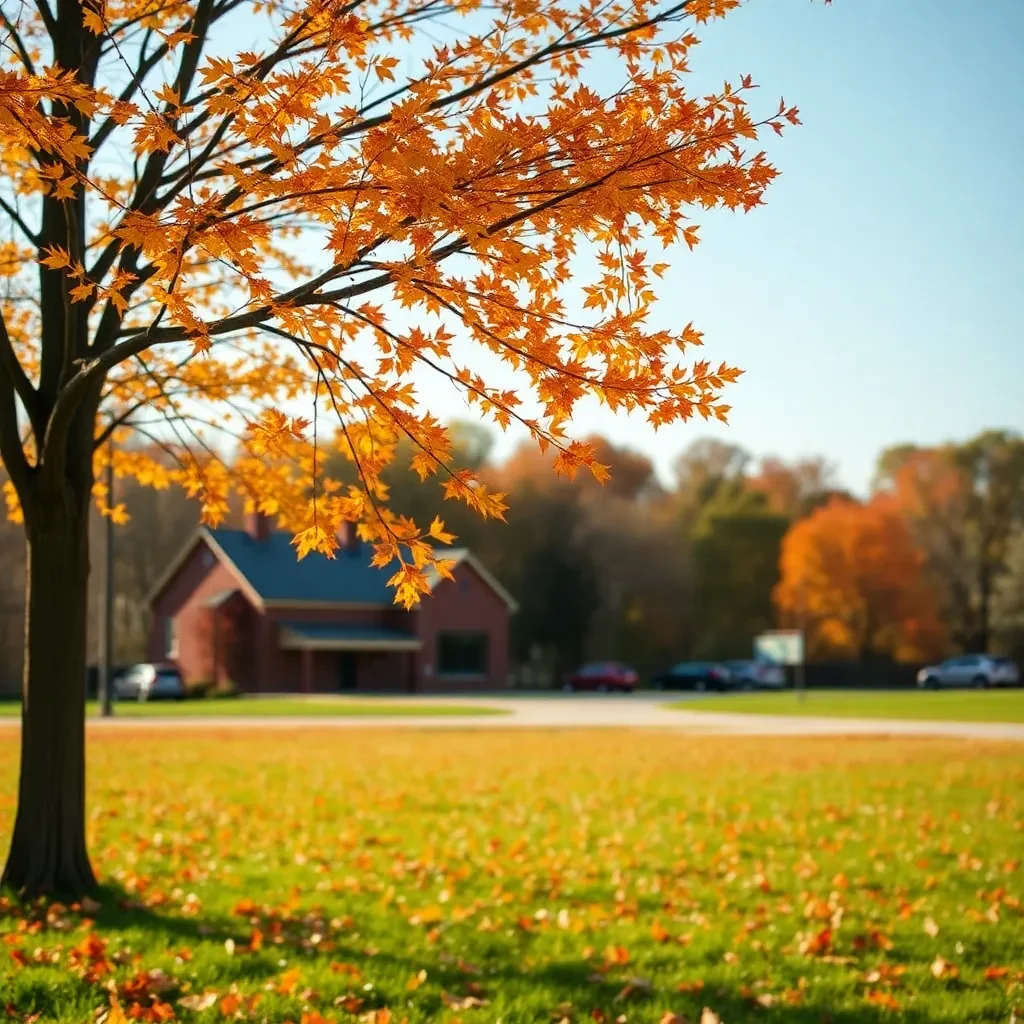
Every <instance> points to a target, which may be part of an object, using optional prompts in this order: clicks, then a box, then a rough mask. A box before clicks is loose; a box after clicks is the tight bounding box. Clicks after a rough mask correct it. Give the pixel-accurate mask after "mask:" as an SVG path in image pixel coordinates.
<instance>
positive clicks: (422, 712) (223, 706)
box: [0, 697, 507, 718]
mask: <svg viewBox="0 0 1024 1024" xmlns="http://www.w3.org/2000/svg"><path fill="white" fill-rule="evenodd" d="M86 713H87V714H88V715H90V716H92V717H95V716H97V715H98V714H99V705H98V704H97V703H96V702H95V701H90V702H89V703H88V705H87V712H86ZM20 714H21V705H20V704H19V703H18V702H16V701H9V702H6V703H3V704H0V715H3V716H11V715H20ZM504 714H507V712H506V711H504V710H502V709H501V708H492V707H486V706H483V705H473V704H433V703H427V702H425V701H424V702H420V701H391V700H387V699H383V700H379V699H378V700H374V699H354V700H346V699H321V700H317V699H316V698H310V699H306V700H290V699H288V698H287V697H281V698H274V699H272V700H261V699H259V698H248V697H246V698H235V699H227V700H184V701H173V700H172V701H152V702H150V701H145V702H143V703H139V702H138V701H118V702H116V703H115V705H114V715H115V716H116V717H118V718H210V717H220V716H228V717H232V718H233V717H235V716H240V717H246V718H248V717H267V716H273V717H278V716H280V717H287V718H292V717H310V718H363V717H370V716H376V715H380V716H384V717H387V718H411V717H415V718H438V717H449V716H450V717H455V718H459V717H466V716H473V715H504Z"/></svg>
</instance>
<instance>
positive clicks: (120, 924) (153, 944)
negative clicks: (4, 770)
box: [0, 884, 1003, 1024]
mask: <svg viewBox="0 0 1024 1024" xmlns="http://www.w3.org/2000/svg"><path fill="white" fill-rule="evenodd" d="M96 898H97V900H98V902H99V903H100V906H99V908H98V909H96V910H95V911H94V912H92V913H89V914H87V915H83V916H88V917H89V918H90V919H91V920H92V921H93V922H94V923H95V928H96V931H97V932H98V933H99V934H100V935H101V936H102V937H105V938H109V937H110V936H112V935H120V936H124V937H125V938H126V940H127V943H128V945H134V944H135V939H134V936H138V937H139V938H140V939H142V938H143V937H144V941H145V944H146V946H147V947H150V948H152V949H154V950H157V951H163V952H164V953H165V955H167V956H172V957H173V956H174V955H175V953H176V952H178V951H179V950H181V949H189V950H193V951H194V952H195V953H196V956H197V961H198V959H199V958H200V957H201V958H202V959H203V961H204V964H205V967H206V968H209V969H211V977H210V978H209V980H210V982H213V983H215V985H216V987H217V988H219V989H220V990H221V991H223V990H225V989H226V988H227V987H228V986H229V985H230V984H233V983H237V984H239V985H240V986H244V987H253V988H257V989H263V988H264V985H265V983H267V982H268V981H270V980H271V979H273V978H275V977H278V976H279V975H280V974H281V972H282V967H281V961H282V959H286V960H287V963H288V966H289V967H300V968H302V969H303V973H304V975H308V976H310V977H312V976H313V974H316V975H318V977H317V979H316V981H315V982H314V984H315V985H316V986H317V987H318V988H319V989H320V993H319V998H318V1000H317V1004H318V1005H320V1006H321V1007H323V1009H324V1012H325V1013H326V1012H327V1011H328V1010H329V1009H331V1007H332V1003H333V1002H334V1001H335V999H336V997H343V996H344V995H345V994H346V993H352V994H358V995H359V996H360V998H362V997H363V996H364V995H365V993H364V992H363V991H362V980H363V979H364V978H380V979H382V982H381V984H380V985H379V986H378V988H377V989H376V990H375V991H374V992H373V994H372V995H369V996H365V998H364V999H363V1003H364V1005H363V1007H362V1008H363V1009H364V1010H370V1009H373V1008H375V1006H383V1005H388V1004H389V1003H390V1004H391V1005H392V1006H393V1007H397V1006H400V1005H402V1004H404V1003H406V1001H407V1000H409V999H410V998H413V997H410V995H409V993H408V991H406V989H405V987H404V985H405V982H404V980H403V981H401V982H395V983H394V984H389V983H388V982H386V981H383V979H384V978H385V977H389V978H392V979H395V978H397V979H408V978H412V977H414V976H416V975H417V974H418V972H420V971H421V970H426V971H427V974H428V977H429V979H430V981H429V986H425V988H424V989H423V990H420V991H419V992H417V994H416V996H415V997H414V998H415V1002H416V1009H417V1012H418V1013H419V1014H422V1015H426V1016H427V1017H434V1016H439V1015H443V1014H445V1013H446V1012H448V1008H447V1007H446V1006H445V1004H444V1002H443V1001H442V996H441V992H450V993H453V994H455V995H459V994H467V993H470V992H472V991H473V988H472V986H473V984H474V982H475V983H477V984H479V985H481V986H482V989H481V991H483V992H484V993H485V994H486V997H487V998H490V999H491V1000H496V998H497V996H498V994H499V993H500V994H501V996H502V997H503V998H504V1000H505V1001H510V1002H514V1003H515V1004H516V1005H517V1006H518V1005H519V1004H520V1003H524V1004H525V1003H527V1002H528V1003H529V1004H530V1006H531V1007H542V1006H543V1007H545V1008H546V1009H545V1012H550V1014H551V1015H553V1016H554V1017H558V1016H559V1014H558V1013H557V1012H556V1011H558V1010H559V1008H568V1009H566V1012H565V1013H564V1014H563V1015H564V1016H568V1017H570V1018H571V1019H574V1020H578V1021H587V1020H591V1019H594V1020H599V1021H600V1020H605V1021H608V1022H611V1021H615V1020H616V1018H617V1017H619V1016H620V1015H626V1016H627V1017H628V1018H629V1019H630V1020H636V1019H637V1018H638V1016H639V1017H643V1018H646V1019H652V1020H660V1019H661V1018H662V1016H663V1015H664V1014H666V1013H667V1012H668V1011H671V1012H673V1013H675V1014H679V1015H681V1017H682V1019H683V1020H685V1021H690V1022H694V1024H696V1022H698V1021H700V1019H701V1014H702V1010H703V1008H704V1007H705V1006H709V1007H712V1008H713V1009H714V1012H715V1013H716V1014H717V1015H718V1016H719V1018H721V1020H722V1021H723V1022H725V1024H745V1022H751V1024H754V1022H758V1024H762V1022H766V1024H767V1022H774V1024H881V1022H882V1021H890V1020H892V1019H893V1014H892V1012H891V1011H886V1010H883V1009H882V1008H880V1007H876V1006H873V1005H870V1004H867V1003H864V1004H863V1005H861V1006H858V1007H853V1008H840V1009H833V1008H831V1007H830V1006H828V1005H827V1003H825V1002H824V1000H825V999H827V998H828V993H827V990H825V989H824V988H819V990H818V992H817V993H815V986H814V985H812V986H811V988H810V989H809V990H808V991H807V992H806V993H805V998H806V1004H805V1005H800V1006H792V1005H788V1004H785V1003H783V1002H781V1000H780V1001H779V1002H776V1003H774V1004H773V1005H771V1006H767V1007H766V1006H761V1005H758V1004H757V1003H756V1002H755V1001H754V999H753V997H752V996H751V995H750V994H749V993H746V992H743V991H741V990H740V988H739V987H738V986H737V985H735V984H734V983H732V982H716V981H714V980H711V981H708V982H707V984H706V986H705V987H704V988H703V989H701V990H700V991H698V992H679V991H677V990H675V988H674V986H673V985H660V984H659V985H658V986H657V987H656V988H655V989H654V990H653V991H648V990H647V989H646V988H645V986H644V985H643V984H639V985H634V991H633V992H631V993H627V994H624V990H625V989H626V988H627V986H628V985H629V983H630V979H631V978H632V977H633V975H634V974H643V972H644V970H645V969H646V970H650V969H653V970H655V971H656V972H657V975H658V977H662V976H663V975H664V974H665V973H666V972H670V971H671V970H672V969H673V968H674V967H686V968H687V969H688V972H689V973H690V974H693V973H699V972H700V970H701V968H705V967H706V968H708V969H709V971H708V973H709V974H712V975H713V973H714V970H713V968H714V967H715V966H718V961H717V958H715V959H712V958H711V957H710V955H708V956H706V955H704V954H701V953H684V952H680V954H679V956H678V957H671V956H664V957H657V958H656V959H655V961H654V962H650V963H646V964H645V965H643V966H638V967H637V968H636V970H635V971H634V969H633V968H631V967H621V968H617V969H615V970H614V971H609V972H608V973H606V974H601V973H598V972H595V964H594V963H593V962H587V961H584V960H581V959H570V960H565V959H561V960H560V959H551V960H546V961H542V962H539V963H536V964H533V963H531V957H530V949H529V943H528V942H527V943H524V944H521V945H519V947H518V948H516V947H515V946H514V945H512V944H505V943H504V942H502V941H496V942H495V943H493V944H491V946H490V948H482V949H481V948H477V949H473V950H472V951H469V950H467V951H466V955H467V957H472V958H473V959H475V960H476V961H477V967H478V968H479V973H474V972H472V971H471V970H470V969H468V968H467V967H466V966H465V965H460V964H459V962H458V960H457V958H456V957H455V956H454V955H453V954H452V953H446V951H444V950H443V947H439V948H438V949H437V950H424V949H423V948H422V946H417V948H416V952H415V953H409V954H406V953H402V952H399V951H398V949H387V948H379V945H378V948H375V949H374V950H373V951H372V952H371V951H370V950H369V949H368V948H367V939H368V937H367V936H365V935H364V936H362V937H360V938H359V939H358V941H356V940H355V937H354V936H349V935H346V934H340V935H337V936H336V938H334V939H332V940H331V941H330V942H329V943H328V944H327V945H328V947H329V948H327V949H320V948H319V947H318V945H317V944H315V943H314V944H311V942H310V936H309V930H310V918H309V917H308V916H307V912H305V911H299V912H297V913H296V915H295V916H291V917H289V916H284V917H282V916H275V917H274V918H272V919H270V920H263V919H261V924H262V925H263V926H264V927H265V928H266V931H267V933H268V936H269V933H270V932H272V931H274V930H275V929H277V934H276V935H274V936H272V937H268V938H267V939H266V940H265V941H266V942H267V944H266V945H265V946H264V947H263V948H262V949H259V950H256V951H248V949H247V948H246V947H247V944H248V942H249V938H250V935H251V924H250V922H249V920H248V919H247V918H244V917H233V916H230V915H214V914H210V913H203V914H201V915H196V916H185V915H182V914H180V913H174V912H171V911H167V912H165V911H163V910H161V909H159V908H153V907H147V906H144V905H142V904H140V903H139V902H138V901H137V899H136V897H135V896H134V895H133V894H132V893H129V892H126V891H125V890H124V889H122V888H120V887H119V886H116V885H111V884H107V885H105V886H103V887H102V888H101V890H100V891H99V892H98V893H97V894H96ZM46 912H47V904H46V903H44V902H42V901H39V902H34V903H23V902H19V901H12V902H11V906H10V909H9V911H8V914H7V916H9V917H21V918H29V919H35V920H40V921H44V922H45V920H46ZM256 916H257V917H260V915H258V914H257V915H256ZM403 925H404V922H402V923H400V924H399V927H401V926H403ZM41 937H42V936H40V938H41ZM228 940H231V941H233V942H234V943H235V949H236V953H235V955H233V956H232V955H228V953H227V950H226V949H225V948H224V947H225V943H226V942H227V941H228ZM42 944H45V943H42ZM394 945H395V946H397V947H398V948H399V949H400V948H401V946H402V945H403V936H401V935H399V934H395V936H394ZM203 946H205V947H206V948H205V950H204V951H203V952H200V949H201V947H203ZM218 947H220V948H219V949H218ZM211 957H213V958H215V965H211V963H210V958H211ZM155 959H156V958H155V957H154V960H155ZM338 962H341V963H344V964H348V965H352V967H354V968H356V969H358V971H359V977H358V978H353V977H348V976H346V975H345V973H344V972H338V973H334V972H332V970H331V964H332V963H338ZM151 965H152V961H151V962H150V964H149V965H146V966H151ZM140 967H143V964H137V965H134V966H132V968H131V971H132V972H134V970H135V969H137V968H140ZM43 970H44V971H45V973H39V974H36V972H35V971H34V970H33V968H31V967H29V968H25V969H24V970H23V971H19V972H18V977H17V978H10V977H9V978H7V979H5V978H4V977H3V971H0V996H3V998H5V999H7V1000H8V1001H10V1000H11V998H12V996H13V999H14V1003H13V1005H14V1006H16V1008H17V1009H18V1010H19V1011H20V1012H25V1013H41V1014H42V1015H43V1016H44V1017H45V1018H47V1019H60V1020H71V1019H78V1017H76V1016H75V1015H76V1014H78V1013H80V1012H82V1011H84V1012H85V1013H86V1014H87V1015H90V1014H91V1013H92V1011H93V1010H94V1008H95V1004H96V996H97V989H96V988H95V987H94V986H89V985H88V984H86V983H85V982H83V981H81V980H80V979H78V978H75V977H73V976H71V975H67V974H65V975H64V979H62V981H61V983H60V984H54V982H53V979H52V975H50V969H48V968H44V969H43ZM121 973H122V972H121V971H120V970H119V972H118V974H119V976H120V974H121ZM773 973H776V972H773ZM777 980H778V979H777ZM776 987H778V985H777V986H776ZM833 991H834V990H833ZM906 995H907V996H909V993H906ZM903 996H904V993H902V992H898V993H897V998H899V999H900V1001H901V1002H904V998H903ZM171 998H172V999H173V997H171ZM272 998H273V997H272ZM2 1001H3V999H0V1002H2ZM272 1009H273V1008H272V1006H269V1005H268V1006H267V1007H266V1010H267V1011H271V1010H272ZM333 1012H334V1017H335V1019H337V1020H339V1021H346V1020H349V1019H351V1020H353V1021H355V1020H356V1019H357V1016H350V1015H348V1014H346V1013H344V1012H342V1010H341V1009H339V1008H335V1009H334V1011H333ZM396 1012H400V1011H396ZM526 1012H527V1011H526V1008H525V1006H524V1007H523V1008H522V1009H520V1010H519V1015H517V1012H516V1009H513V1010H512V1011H511V1012H510V1013H504V1014H503V1017H504V1019H505V1020H506V1021H507V1022H508V1024H512V1022H518V1021H520V1020H522V1021H523V1022H524V1024H525V1021H526V1020H527V1019H530V1020H533V1019H535V1014H534V1016H531V1017H529V1018H528V1017H527V1016H523V1015H522V1014H524V1013H526ZM531 1012H532V1011H531ZM487 1013H488V1011H486V1010H479V1011H477V1013H476V1017H477V1018H478V1019H479V1020H480V1021H481V1022H482V1021H484V1020H488V1019H492V1018H489V1017H487V1016H486V1014H487ZM195 1016H196V1015H194V1014H193V1013H191V1012H190V1011H188V1010H187V1009H185V1008H181V1009H180V1010H179V1017H178V1019H180V1020H183V1021H187V1020H191V1019H193V1018H194V1017H195ZM82 1019H86V1018H85V1017H82ZM471 1019H474V1017H473V1015H472V1014H471ZM899 1019H900V1020H901V1021H907V1022H911V1024H954V1022H958V1021H959V1020H960V1019H962V1018H961V1017H960V1016H958V1014H957V1012H956V1007H955V1004H954V1003H951V1004H950V1005H948V1006H943V1007H936V1006H934V1005H932V1006H930V1007H915V1006H913V1004H912V1003H910V1004H909V1005H905V1006H904V1008H903V1009H901V1010H900V1011H899ZM977 1019H978V1020H985V1019H989V1018H986V1017H978V1018H977ZM990 1019H992V1020H993V1021H995V1020H1002V1019H1003V1018H1002V1017H999V1016H996V1017H991V1018H990Z"/></svg>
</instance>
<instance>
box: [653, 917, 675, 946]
mask: <svg viewBox="0 0 1024 1024" xmlns="http://www.w3.org/2000/svg"><path fill="white" fill-rule="evenodd" d="M651 938H652V939H654V941H655V942H668V940H669V939H671V938H672V934H671V932H669V930H668V929H667V928H665V927H664V926H663V925H662V923H661V922H660V921H655V922H654V924H652V925H651Z"/></svg>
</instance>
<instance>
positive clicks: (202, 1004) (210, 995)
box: [178, 992, 217, 1013]
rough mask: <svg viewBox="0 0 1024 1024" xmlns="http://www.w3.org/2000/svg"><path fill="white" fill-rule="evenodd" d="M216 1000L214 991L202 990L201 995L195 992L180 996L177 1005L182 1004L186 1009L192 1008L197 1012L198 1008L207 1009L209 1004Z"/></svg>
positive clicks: (214, 1002) (213, 1003)
mask: <svg viewBox="0 0 1024 1024" xmlns="http://www.w3.org/2000/svg"><path fill="white" fill-rule="evenodd" d="M216 1002H217V993H216V992H204V993H203V994H202V995H200V994H199V993H198V992H196V993H195V994H194V995H191V996H182V998H181V999H179V1000H178V1005H179V1006H184V1007H185V1009H186V1010H194V1011H196V1012H197V1013H198V1012H199V1011H200V1010H208V1009H209V1008H210V1007H211V1006H214V1005H216Z"/></svg>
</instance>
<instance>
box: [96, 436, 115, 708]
mask: <svg viewBox="0 0 1024 1024" xmlns="http://www.w3.org/2000/svg"><path fill="white" fill-rule="evenodd" d="M106 484H107V508H108V509H111V508H113V507H114V435H113V434H111V435H110V438H109V440H108V441H107V472H106ZM103 562H104V568H103V633H102V638H103V639H102V650H101V651H100V665H99V669H100V672H99V698H100V714H101V715H102V716H103V717H104V718H110V716H111V715H112V714H113V713H114V709H113V704H112V701H111V696H112V693H111V691H112V689H113V685H114V679H113V675H114V665H113V656H114V520H113V517H112V516H110V515H106V516H104V517H103Z"/></svg>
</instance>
